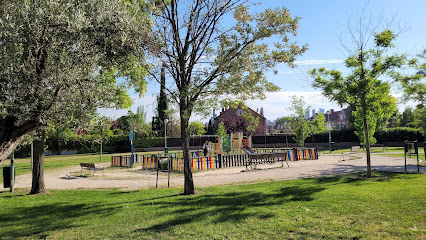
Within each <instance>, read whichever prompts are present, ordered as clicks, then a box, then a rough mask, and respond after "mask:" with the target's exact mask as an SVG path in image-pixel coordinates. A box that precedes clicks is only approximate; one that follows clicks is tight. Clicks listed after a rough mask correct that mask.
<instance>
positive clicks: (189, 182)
mask: <svg viewBox="0 0 426 240" xmlns="http://www.w3.org/2000/svg"><path fill="white" fill-rule="evenodd" d="M187 111H188V110H187V109H185V104H184V103H182V101H181V104H180V123H181V125H180V130H181V138H182V148H183V174H184V178H185V182H184V193H183V194H185V195H190V194H194V193H195V190H194V179H193V178H192V169H191V161H190V155H189V131H188V130H189V129H188V126H189V117H188V116H187V115H188V114H187Z"/></svg>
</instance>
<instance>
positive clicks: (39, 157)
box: [30, 128, 46, 194]
mask: <svg viewBox="0 0 426 240" xmlns="http://www.w3.org/2000/svg"><path fill="white" fill-rule="evenodd" d="M44 141H45V130H44V128H41V129H38V130H37V132H36V138H35V140H34V152H33V153H32V154H34V157H33V171H32V173H33V181H32V186H31V192H30V194H38V193H44V192H46V189H45V186H44Z"/></svg>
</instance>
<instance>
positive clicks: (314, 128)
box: [308, 113, 327, 143]
mask: <svg viewBox="0 0 426 240" xmlns="http://www.w3.org/2000/svg"><path fill="white" fill-rule="evenodd" d="M326 131H327V123H326V122H325V116H324V114H323V113H319V114H317V115H315V116H314V118H313V119H311V121H308V133H309V135H311V137H312V143H315V141H314V135H315V134H318V133H322V132H326Z"/></svg>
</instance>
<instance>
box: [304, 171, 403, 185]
mask: <svg viewBox="0 0 426 240" xmlns="http://www.w3.org/2000/svg"><path fill="white" fill-rule="evenodd" d="M404 175H405V174H404V173H398V172H377V171H374V172H373V173H372V176H371V178H367V173H365V172H357V173H353V174H342V175H336V176H323V177H316V178H305V179H304V180H313V181H314V182H315V183H319V184H331V183H333V184H340V183H356V184H358V183H362V182H366V181H368V182H383V181H389V180H391V179H394V178H401V177H404V178H407V176H404Z"/></svg>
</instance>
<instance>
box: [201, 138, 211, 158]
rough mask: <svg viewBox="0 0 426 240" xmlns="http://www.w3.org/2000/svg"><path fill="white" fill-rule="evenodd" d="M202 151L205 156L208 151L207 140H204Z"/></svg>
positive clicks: (208, 144)
mask: <svg viewBox="0 0 426 240" xmlns="http://www.w3.org/2000/svg"><path fill="white" fill-rule="evenodd" d="M203 151H204V156H207V154H208V153H209V151H210V143H209V141H207V140H206V141H205V142H204V145H203Z"/></svg>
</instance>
